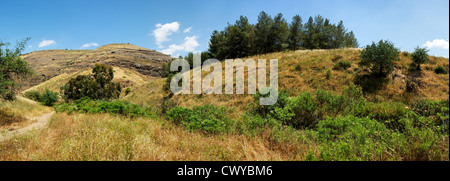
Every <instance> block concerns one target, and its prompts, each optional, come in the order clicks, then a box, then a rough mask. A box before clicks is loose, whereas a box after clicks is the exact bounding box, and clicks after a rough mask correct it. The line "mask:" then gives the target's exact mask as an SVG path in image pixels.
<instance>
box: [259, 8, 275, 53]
mask: <svg viewBox="0 0 450 181" xmlns="http://www.w3.org/2000/svg"><path fill="white" fill-rule="evenodd" d="M272 26H273V19H272V18H271V17H270V16H269V15H268V14H267V13H266V12H264V11H262V12H261V13H260V14H259V16H258V23H256V25H255V43H256V51H257V53H268V52H271V46H272V43H273V41H271V39H272V38H271V37H270V31H271V29H272Z"/></svg>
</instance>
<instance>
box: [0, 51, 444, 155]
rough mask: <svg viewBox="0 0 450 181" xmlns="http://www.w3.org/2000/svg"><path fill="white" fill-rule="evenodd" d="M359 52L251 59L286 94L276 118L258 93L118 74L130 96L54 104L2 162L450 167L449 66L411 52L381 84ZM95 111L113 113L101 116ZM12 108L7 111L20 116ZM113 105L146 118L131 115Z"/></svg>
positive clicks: (58, 81)
mask: <svg viewBox="0 0 450 181" xmlns="http://www.w3.org/2000/svg"><path fill="white" fill-rule="evenodd" d="M111 46H115V47H117V46H118V47H120V46H122V45H111ZM124 46H127V47H129V46H128V45H124ZM102 48H105V47H100V48H99V49H102ZM106 48H107V49H109V48H108V47H106ZM130 49H131V48H130ZM138 50H139V49H138ZM360 51H361V50H360V49H338V50H313V51H309V50H301V51H295V52H293V51H289V52H277V53H270V54H265V55H258V56H254V57H249V58H253V59H255V60H256V59H278V61H279V88H280V90H284V91H286V94H287V98H286V99H288V100H287V101H288V103H289V104H288V106H290V107H289V108H290V109H284V108H283V109H278V110H277V112H276V113H277V115H272V116H274V117H275V118H273V117H270V116H268V117H265V118H263V117H262V116H261V115H259V113H255V108H258V107H257V105H256V101H255V98H254V95H248V94H244V95H205V94H202V95H174V96H172V97H171V96H170V93H169V92H168V91H166V90H164V89H163V87H164V84H166V78H161V77H153V76H148V75H143V74H141V73H140V72H139V71H138V70H135V69H134V68H129V67H127V68H125V67H120V66H115V67H114V70H115V71H116V72H115V80H114V81H118V82H122V83H127V82H128V83H129V84H128V85H127V86H128V87H130V88H131V92H130V93H129V94H128V95H124V94H122V96H121V98H119V100H114V101H112V102H107V101H97V102H89V101H83V102H81V103H68V104H61V105H57V106H55V109H56V110H57V113H56V114H55V116H53V117H52V120H51V121H50V123H49V125H48V128H46V129H42V130H39V131H36V132H33V133H31V134H30V135H28V136H21V137H16V138H14V139H10V140H7V141H4V142H0V155H1V156H0V160H409V161H412V160H443V161H448V160H449V157H448V150H449V139H448V128H447V132H445V129H442V128H443V127H444V125H445V123H443V122H444V121H445V120H447V125H448V91H449V77H448V74H447V75H444V74H436V73H435V72H434V68H436V67H437V66H442V67H444V68H445V69H446V70H447V71H448V69H449V59H447V58H441V57H430V60H431V61H430V62H429V63H426V64H423V65H422V71H421V72H418V71H414V70H413V69H411V68H410V67H412V65H411V62H412V60H411V58H410V57H409V56H408V53H402V54H401V56H400V59H401V60H400V61H399V62H396V65H395V70H394V71H393V73H391V74H390V75H389V76H388V77H387V78H378V77H372V76H371V72H370V70H368V69H366V68H363V67H360V66H359V64H358V63H359V62H360V59H359V54H360ZM223 67H224V66H223ZM36 69H40V67H39V66H38V67H36ZM86 73H89V68H87V67H84V69H81V70H80V69H79V70H76V71H75V70H74V71H73V72H68V73H62V74H58V75H56V76H55V77H53V78H52V79H50V80H47V81H45V82H43V83H41V84H39V85H37V86H34V87H32V88H30V89H28V90H27V91H29V90H39V91H40V90H44V89H45V88H49V89H51V90H55V91H58V90H59V87H60V86H61V85H63V84H64V83H65V82H67V81H68V80H69V79H70V78H72V77H75V76H76V75H80V74H86ZM207 73H208V72H202V76H205V75H206V74H207ZM245 74H247V71H245ZM354 84H356V85H358V86H359V87H361V88H362V90H363V98H359V97H356V96H355V97H351V96H348V93H346V91H348V90H349V89H348V87H354V86H352V85H354ZM318 90H324V91H327V92H320V91H318ZM350 90H351V89H350ZM316 91H317V92H319V93H321V96H324V97H320V101H323V102H327V101H330V100H331V102H329V103H317V102H320V101H318V100H319V98H318V95H319V94H318V93H316ZM352 91H354V90H352ZM308 92H310V93H311V94H308ZM328 93H331V94H328ZM350 93H357V91H354V92H350ZM311 95H312V96H311ZM341 95H342V96H341ZM419 99H427V101H426V102H420V101H419V102H417V100H419ZM303 100H308V101H303ZM123 101H127V102H126V103H124V102H123ZM302 101H303V102H302ZM333 101H341V102H337V103H338V104H336V102H333ZM445 101H447V102H445ZM308 103H313V104H316V103H317V105H316V107H314V108H313V109H311V110H309V107H301V106H305V105H306V106H311V105H310V104H308ZM332 103H333V104H332ZM13 104H14V103H13ZM21 104H23V103H20V104H18V103H17V104H16V105H17V106H19V107H20V105H21ZM77 104H78V105H77ZM134 104H136V105H134ZM96 105H102V106H101V107H106V108H107V107H112V108H113V109H114V110H106V111H103V112H99V111H98V110H99V109H98V108H99V107H95V106H96ZM17 106H14V105H9V104H8V105H6V106H5V107H7V108H8V109H9V110H13V111H15V112H18V110H17ZM114 106H117V107H120V108H124V109H125V108H135V109H136V110H139V111H142V110H145V111H150V114H149V115H147V116H145V115H146V114H141V115H144V116H132V115H130V114H128V113H129V112H128V113H127V111H124V112H120V111H117V109H115V108H117V107H114ZM144 106H145V107H144ZM176 106H179V107H176ZM288 106H286V107H288ZM77 107H82V109H83V110H78V111H77ZM140 107H143V108H145V109H141V108H140ZM261 108H262V109H264V107H259V109H261ZM278 108H280V107H278ZM40 109H42V108H40ZM39 111H41V112H42V110H35V111H34V112H39ZM108 111H113V112H108ZM283 111H287V112H288V113H291V112H293V113H295V114H298V116H297V117H295V118H296V119H299V120H306V119H308V118H312V119H317V120H319V121H318V123H316V124H315V125H314V126H311V127H308V128H305V127H302V126H299V125H295V124H292V122H286V121H284V120H282V119H283V118H284V117H283V116H286V115H287V116H289V115H288V114H284V113H285V112H283ZM19 112H20V111H19ZM141 113H142V112H141ZM278 113H280V115H278Z"/></svg>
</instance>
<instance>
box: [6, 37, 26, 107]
mask: <svg viewBox="0 0 450 181" xmlns="http://www.w3.org/2000/svg"><path fill="white" fill-rule="evenodd" d="M29 40H30V38H26V39H25V40H23V41H21V42H18V43H17V44H16V47H15V49H9V48H7V46H9V43H3V42H1V41H0V99H5V100H14V99H15V94H16V91H17V89H18V88H19V86H20V84H19V83H17V81H16V80H18V79H25V78H28V77H29V76H30V75H32V74H33V72H32V70H31V69H30V68H29V67H28V63H27V62H25V61H24V60H22V59H21V58H20V57H19V56H20V55H21V52H22V51H23V50H24V49H25V45H26V43H27V42H28V41H29ZM3 47H6V48H5V49H4V48H3Z"/></svg>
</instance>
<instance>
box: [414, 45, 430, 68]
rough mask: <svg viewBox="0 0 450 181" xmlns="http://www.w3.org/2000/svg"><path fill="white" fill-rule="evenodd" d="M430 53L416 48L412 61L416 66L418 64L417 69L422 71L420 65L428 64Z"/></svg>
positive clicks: (424, 49)
mask: <svg viewBox="0 0 450 181" xmlns="http://www.w3.org/2000/svg"><path fill="white" fill-rule="evenodd" d="M428 51H429V50H427V49H426V48H419V47H416V48H415V50H414V52H413V53H412V54H411V57H412V60H413V62H414V64H416V66H417V67H416V69H417V70H420V64H423V63H426V62H429V61H430V58H429V56H428Z"/></svg>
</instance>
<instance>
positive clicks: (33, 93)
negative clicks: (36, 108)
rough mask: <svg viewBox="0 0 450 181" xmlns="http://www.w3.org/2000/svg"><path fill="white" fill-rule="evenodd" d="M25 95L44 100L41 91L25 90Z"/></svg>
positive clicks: (39, 100)
mask: <svg viewBox="0 0 450 181" xmlns="http://www.w3.org/2000/svg"><path fill="white" fill-rule="evenodd" d="M24 96H25V97H26V98H28V99H31V100H34V101H37V102H41V100H42V95H41V93H40V92H39V91H27V92H25V94H24Z"/></svg>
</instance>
